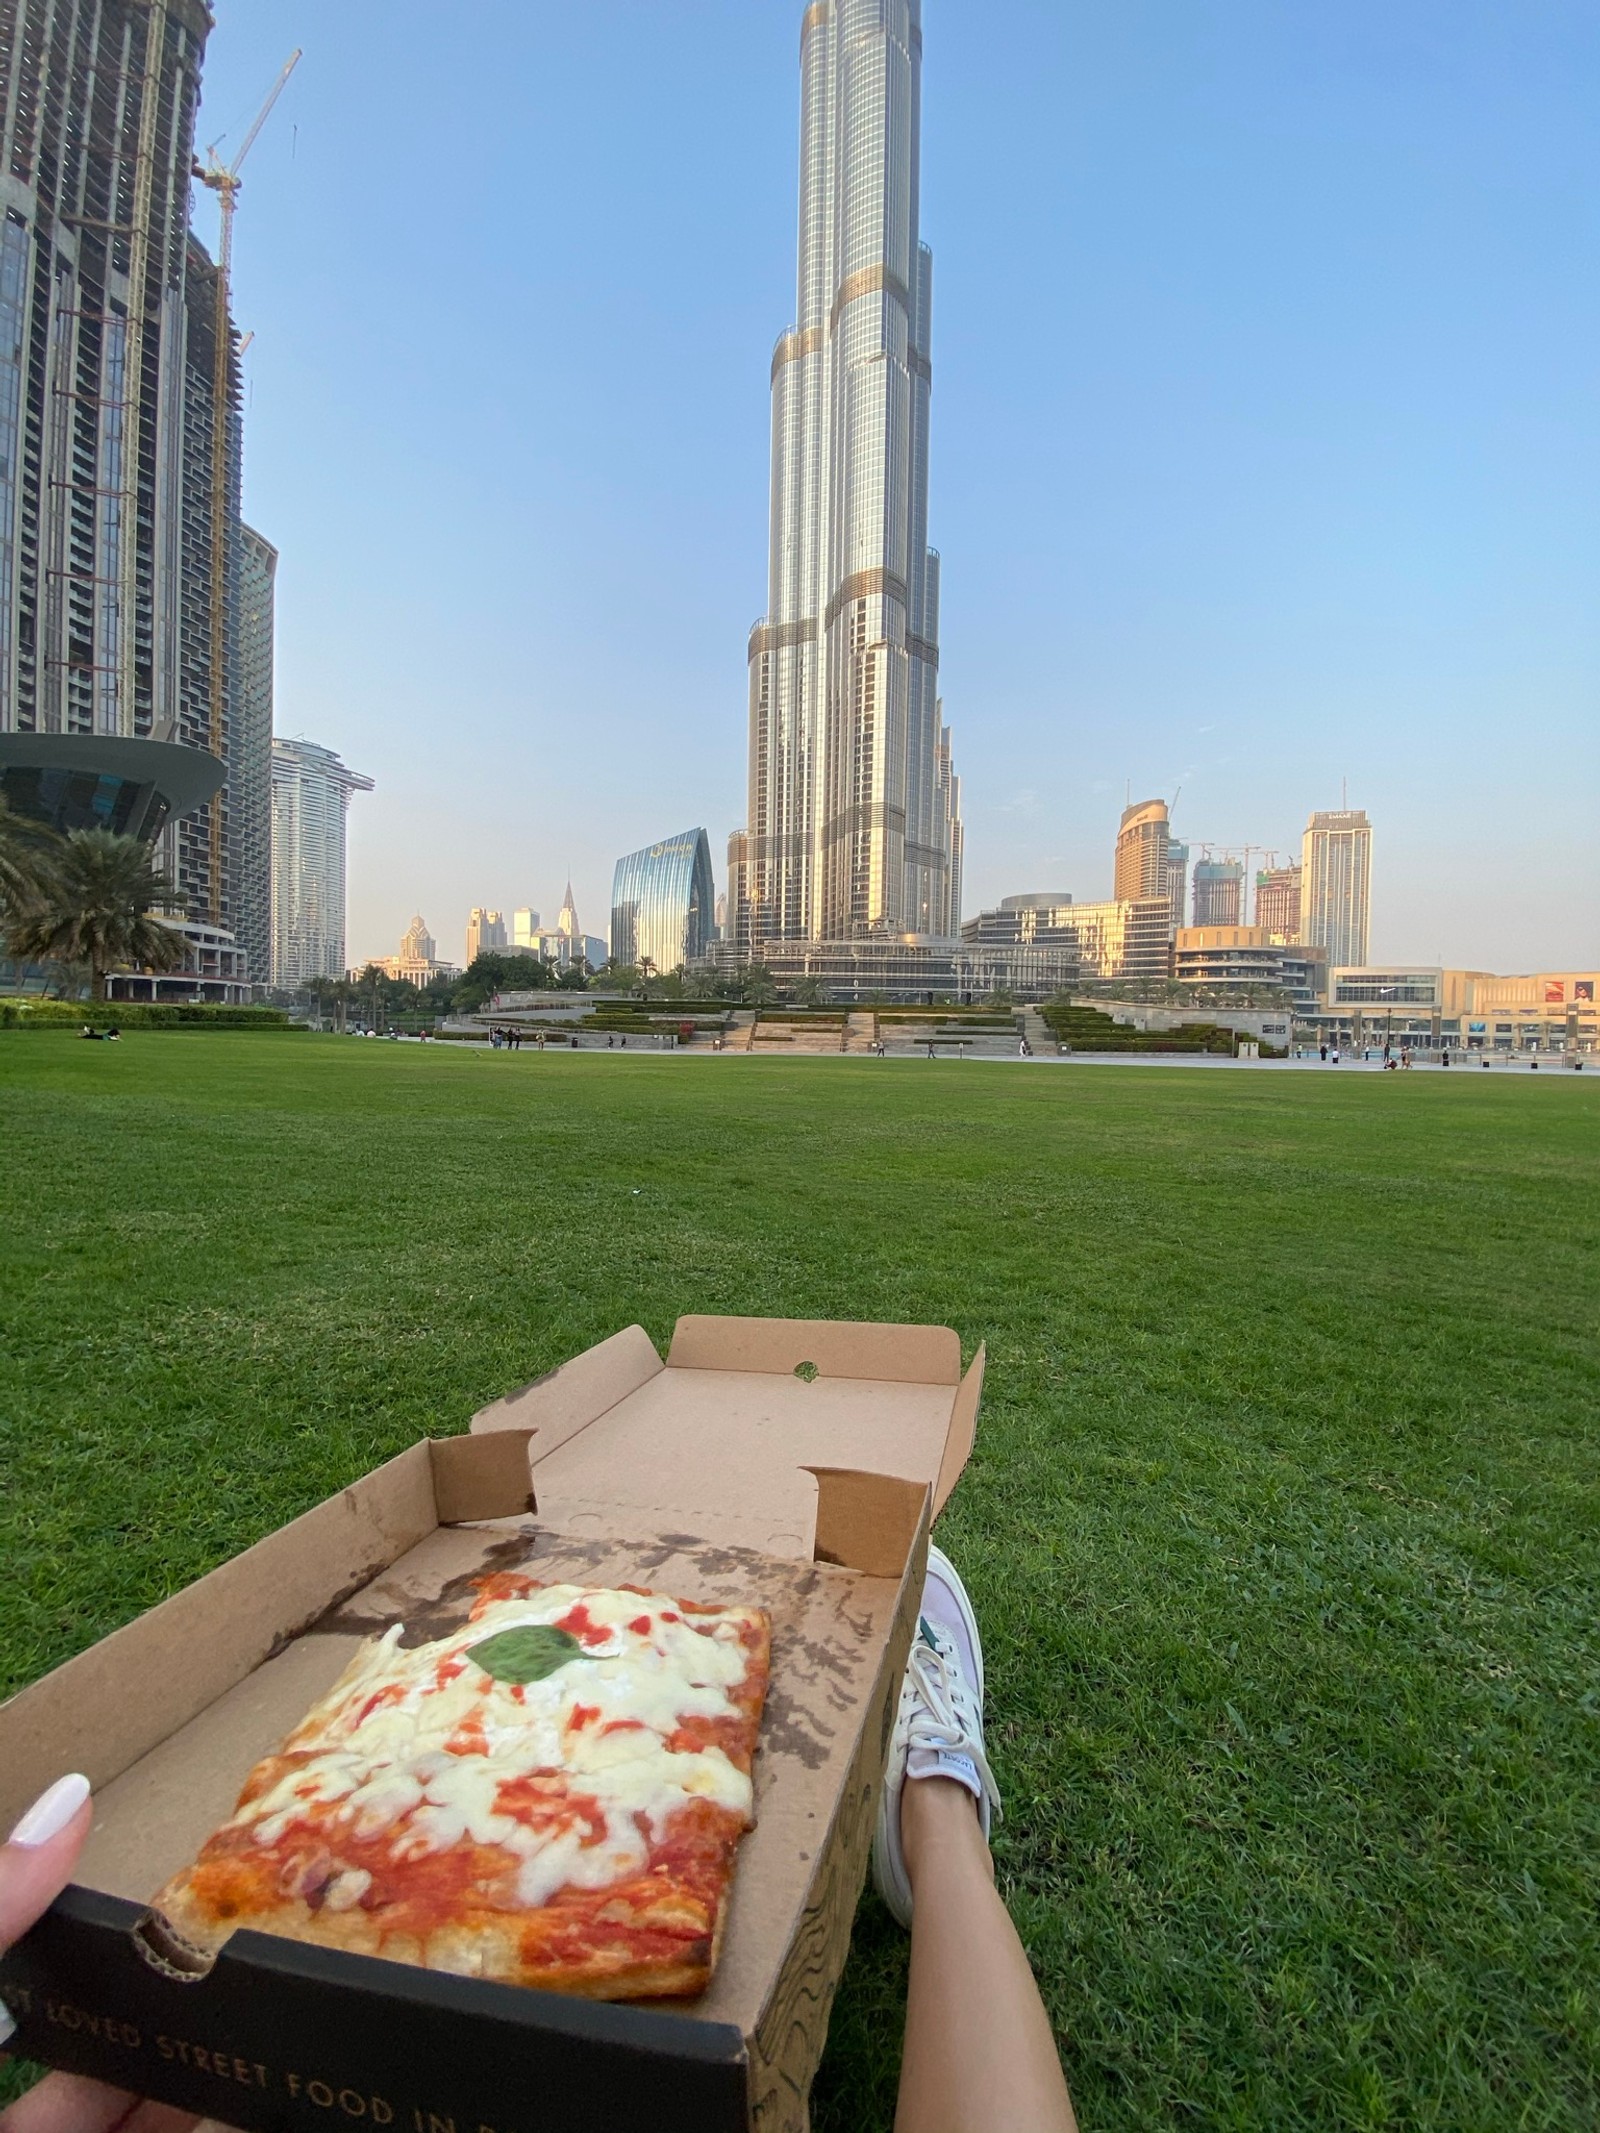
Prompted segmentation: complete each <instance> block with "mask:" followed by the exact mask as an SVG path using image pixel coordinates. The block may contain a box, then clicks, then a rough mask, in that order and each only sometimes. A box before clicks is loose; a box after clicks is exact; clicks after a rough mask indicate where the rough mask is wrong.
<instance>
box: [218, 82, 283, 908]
mask: <svg viewBox="0 0 1600 2133" xmlns="http://www.w3.org/2000/svg"><path fill="white" fill-rule="evenodd" d="M299 63H300V47H299V46H298V45H296V47H295V49H294V50H293V51H292V52H291V53H290V54H289V57H288V58H287V59H286V60H285V61H284V63H283V67H282V69H281V71H280V73H279V75H278V78H277V80H276V81H275V82H274V83H273V84H272V87H271V88H270V89H269V90H268V91H267V94H266V100H265V101H264V102H263V104H262V106H261V109H260V110H259V111H258V112H257V113H256V115H255V119H254V122H253V123H252V125H251V127H250V130H249V132H248V133H247V134H246V135H245V137H244V139H243V141H241V142H240V144H239V152H238V154H237V155H236V156H235V157H234V159H233V161H232V162H231V163H226V164H225V163H224V162H223V161H222V159H221V157H220V156H219V155H218V154H217V144H216V142H215V141H213V142H211V143H210V144H209V146H208V147H207V149H206V160H205V162H204V163H202V162H200V160H199V159H198V157H197V158H196V160H195V163H194V176H195V177H197V178H198V179H199V180H200V183H201V184H202V185H205V186H208V187H209V188H210V189H211V191H212V192H214V193H215V194H216V196H217V207H218V210H219V212H220V215H221V228H220V234H219V237H218V240H217V304H216V335H215V342H216V345H215V350H214V357H215V361H214V365H213V370H212V411H211V421H212V431H211V672H210V695H211V753H212V754H213V755H215V756H219V757H220V756H221V754H222V751H223V745H224V734H223V717H222V707H223V701H224V698H225V697H226V694H227V687H228V661H227V646H226V643H225V635H226V627H227V612H226V602H225V601H224V599H223V586H224V583H225V582H226V576H227V562H228V502H229V498H228V458H229V454H228V433H229V428H230V424H229V420H228V416H229V410H230V407H231V405H232V399H233V361H234V352H233V337H232V331H231V327H230V323H229V322H230V320H231V318H232V315H233V307H232V301H231V298H232V283H233V217H234V211H235V209H236V208H237V206H238V194H239V183H240V180H239V172H240V169H241V168H242V167H243V164H244V159H245V157H246V156H247V155H248V154H249V153H250V150H251V149H252V148H253V147H254V146H255V138H256V135H257V134H258V133H259V132H260V131H261V129H262V127H263V126H264V125H265V124H266V123H267V118H268V115H269V114H270V112H271V110H272V107H273V105H274V104H275V103H276V102H277V101H278V98H279V97H280V96H281V95H282V94H283V85H284V83H285V82H286V81H287V80H288V79H289V76H290V75H291V74H292V73H293V72H294V70H295V68H296V67H297V66H298V65H299ZM240 352H241V353H242V352H243V344H242V343H241V346H240ZM210 859H211V882H210V891H211V911H210V918H211V923H212V924H213V925H214V926H220V925H221V923H222V908H223V907H222V790H221V787H219V788H218V789H217V791H216V792H215V793H213V795H212V797H211V852H210Z"/></svg>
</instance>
